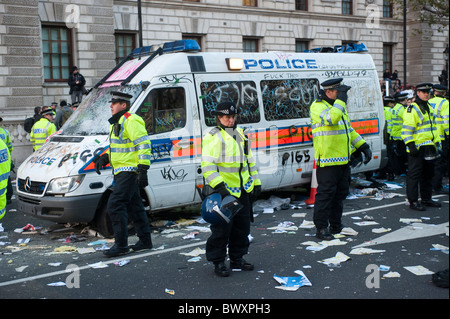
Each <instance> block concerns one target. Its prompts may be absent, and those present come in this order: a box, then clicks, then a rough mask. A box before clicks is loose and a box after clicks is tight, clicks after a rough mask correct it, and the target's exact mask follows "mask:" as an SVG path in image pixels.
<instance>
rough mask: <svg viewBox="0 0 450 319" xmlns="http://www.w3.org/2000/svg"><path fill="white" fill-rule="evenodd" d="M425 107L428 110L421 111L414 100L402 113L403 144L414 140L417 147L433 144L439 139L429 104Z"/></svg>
mask: <svg viewBox="0 0 450 319" xmlns="http://www.w3.org/2000/svg"><path fill="white" fill-rule="evenodd" d="M427 107H428V108H429V112H425V113H423V112H422V110H421V109H420V107H419V105H417V103H415V102H414V103H412V104H411V105H410V106H408V108H407V109H406V112H404V113H403V127H402V139H403V141H404V142H405V144H408V143H411V142H414V144H415V145H416V148H417V149H419V148H420V147H421V146H425V145H433V146H434V145H435V144H436V143H438V142H440V141H441V138H440V137H439V134H438V131H437V128H436V123H435V116H434V113H433V110H432V109H431V107H430V106H429V104H427ZM408 152H409V149H408Z"/></svg>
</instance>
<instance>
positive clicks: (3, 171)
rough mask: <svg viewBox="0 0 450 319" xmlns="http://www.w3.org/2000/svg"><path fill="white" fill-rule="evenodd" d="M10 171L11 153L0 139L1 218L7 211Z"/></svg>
mask: <svg viewBox="0 0 450 319" xmlns="http://www.w3.org/2000/svg"><path fill="white" fill-rule="evenodd" d="M10 171H11V155H10V153H9V150H8V147H7V146H6V144H5V143H4V142H3V141H2V140H1V139H0V219H2V218H3V216H5V213H6V188H7V186H8V177H9V172H10Z"/></svg>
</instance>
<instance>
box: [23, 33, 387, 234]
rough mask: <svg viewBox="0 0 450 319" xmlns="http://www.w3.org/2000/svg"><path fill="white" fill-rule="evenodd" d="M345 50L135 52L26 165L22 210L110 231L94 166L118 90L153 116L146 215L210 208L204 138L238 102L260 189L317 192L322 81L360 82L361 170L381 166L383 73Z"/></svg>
mask: <svg viewBox="0 0 450 319" xmlns="http://www.w3.org/2000/svg"><path fill="white" fill-rule="evenodd" d="M363 47H364V45H363ZM351 49H354V48H351V47H350V50H349V49H347V50H343V49H341V50H340V51H351ZM337 51H338V53H311V52H307V53H291V52H267V53H239V52H231V53H226V52H201V51H200V47H199V46H198V44H197V43H196V42H195V41H193V40H184V41H175V42H170V43H165V44H164V45H163V46H160V47H157V48H154V47H153V46H152V47H143V48H138V49H135V50H134V51H133V52H132V53H131V54H130V55H129V56H128V57H127V58H126V59H124V60H123V61H122V62H121V63H120V64H118V65H117V66H116V67H115V68H114V69H113V70H111V71H110V72H109V73H108V74H107V75H105V77H104V78H103V79H102V80H101V81H99V83H97V84H96V85H95V87H94V88H93V89H92V90H91V92H90V93H89V95H88V96H87V97H86V98H85V99H84V100H83V102H82V103H81V105H80V106H79V107H78V109H77V110H76V111H75V112H74V113H73V115H72V116H71V117H70V118H69V119H68V120H67V122H66V123H65V124H64V125H63V127H62V128H61V129H60V130H59V131H58V132H57V133H56V134H54V135H53V136H51V137H49V139H48V140H47V142H46V143H45V144H44V145H43V146H42V147H41V148H40V149H39V150H37V151H36V152H34V153H32V154H31V155H30V156H29V157H28V158H27V159H26V160H25V161H24V162H23V163H22V164H21V166H20V167H19V169H18V172H17V200H18V211H20V212H23V213H25V214H31V215H33V216H35V217H37V218H42V219H47V220H52V221H55V222H58V223H66V222H86V223H93V224H96V226H97V227H98V229H99V231H100V232H102V233H103V234H106V235H109V234H110V232H111V231H110V226H109V220H108V214H107V209H106V207H107V205H106V203H107V200H108V197H109V195H110V194H111V192H112V189H113V186H112V182H113V175H112V170H111V169H110V168H109V169H107V170H105V171H103V172H102V174H101V175H98V174H96V172H95V169H94V162H93V159H94V158H95V157H96V156H100V155H102V154H104V153H105V152H106V151H107V149H108V147H109V136H108V131H109V123H108V119H109V118H110V117H111V111H110V107H109V106H110V103H109V102H108V101H109V100H110V93H111V92H112V91H121V92H125V93H128V94H131V95H132V96H133V99H132V101H131V112H134V113H136V114H138V115H140V116H141V117H142V118H143V119H144V120H145V123H146V129H147V131H148V134H149V136H150V138H151V145H152V151H151V156H152V159H151V166H150V169H149V170H148V180H149V184H150V185H149V186H147V187H146V188H145V190H142V198H143V201H144V202H145V203H144V206H145V207H146V209H147V210H148V211H149V212H155V211H160V210H165V209H169V208H174V207H179V206H186V205H190V204H197V203H200V202H201V195H200V192H199V191H198V189H200V188H202V187H203V185H204V183H205V182H204V179H203V176H202V172H201V168H200V166H201V154H202V136H203V135H205V134H206V133H207V132H208V131H209V130H211V129H212V128H213V127H214V126H215V125H216V122H215V117H214V116H213V115H212V114H211V113H212V111H213V110H214V109H215V107H216V105H217V104H218V103H220V102H223V101H234V102H235V103H236V104H237V106H238V107H239V111H240V114H239V125H240V126H241V127H243V128H244V129H245V131H246V133H247V136H248V138H249V147H251V149H252V152H253V155H254V156H255V157H256V164H257V168H258V172H259V176H260V179H261V182H262V189H263V191H267V190H273V189H278V188H281V187H286V186H295V185H302V184H303V185H309V184H310V182H311V176H312V170H313V162H314V158H313V157H314V150H313V144H312V134H311V120H310V117H309V114H310V112H309V108H310V105H311V104H312V102H313V101H314V100H315V99H316V98H317V97H318V96H319V90H320V85H319V84H320V83H321V82H323V81H325V80H327V79H330V78H337V77H341V78H343V79H344V84H346V85H350V86H351V87H352V89H351V90H350V91H349V98H348V103H347V105H348V107H347V109H348V113H349V117H350V119H351V124H352V127H353V128H354V129H355V130H356V131H357V132H358V133H359V134H360V135H362V136H363V138H364V139H365V140H366V141H367V143H368V144H369V145H370V147H371V149H372V152H373V158H372V160H371V161H370V162H369V163H368V164H367V165H362V166H360V167H359V168H357V169H355V170H353V171H354V172H361V171H373V170H376V169H378V168H380V164H381V163H382V159H384V158H385V146H384V144H383V135H382V133H383V128H384V113H383V103H382V98H381V92H380V88H379V82H378V76H377V70H376V68H375V65H374V63H373V60H372V58H371V56H370V55H369V54H367V53H365V52H356V53H347V52H339V50H337ZM362 51H367V49H364V48H363V50H362Z"/></svg>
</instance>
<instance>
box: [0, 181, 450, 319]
mask: <svg viewBox="0 0 450 319" xmlns="http://www.w3.org/2000/svg"><path fill="white" fill-rule="evenodd" d="M359 181H361V179H360V177H358V178H357V179H355V180H354V183H352V185H353V186H354V185H355V183H356V184H358V183H359ZM396 182H397V185H399V187H400V188H398V189H382V190H376V189H369V188H370V187H369V188H367V187H366V188H363V189H362V190H361V189H359V190H354V189H353V188H352V190H351V191H352V194H357V195H358V197H355V198H354V199H347V200H346V201H345V208H344V216H343V223H344V224H345V226H347V227H349V228H351V229H352V230H354V231H356V232H357V234H356V235H352V236H348V235H346V236H341V237H339V238H337V239H335V241H333V243H335V244H338V245H328V246H324V245H319V242H321V241H320V240H318V239H317V238H315V236H314V234H315V229H314V228H303V226H301V225H305V224H308V223H307V222H311V221H312V216H313V209H310V208H306V206H305V205H301V204H302V202H303V200H304V199H306V198H307V197H308V194H306V193H305V191H304V190H302V189H290V190H282V191H278V192H273V193H263V194H262V197H261V198H260V199H261V200H262V203H265V204H268V203H269V201H268V199H269V197H270V196H275V197H272V199H273V198H275V199H279V198H285V199H286V198H288V199H291V201H290V204H289V205H288V207H283V208H288V209H280V210H275V211H274V212H266V213H262V212H259V213H257V214H255V221H254V223H253V224H252V226H251V236H252V243H251V246H250V252H249V255H248V256H246V260H248V261H250V262H252V263H254V265H255V270H253V271H251V272H246V271H242V272H232V273H231V276H230V277H228V278H219V277H217V276H216V275H215V274H214V271H213V265H212V264H211V263H209V262H207V261H206V258H205V255H204V251H203V250H204V248H205V241H206V239H207V238H208V236H209V232H208V225H207V224H201V223H198V218H199V217H200V216H199V210H198V207H193V208H190V209H186V210H184V209H181V210H177V211H176V212H167V213H159V214H157V215H152V216H150V220H151V222H152V223H153V225H154V227H153V228H152V229H153V234H152V238H153V245H154V248H153V249H152V250H146V251H141V252H137V253H130V254H128V255H125V256H122V257H121V258H115V259H108V258H105V257H104V256H103V254H102V252H101V251H97V250H95V249H96V248H99V247H102V245H101V244H98V245H89V244H92V243H94V244H95V243H96V242H97V241H99V240H102V238H101V237H94V236H93V230H92V229H91V228H90V227H89V226H87V225H57V224H54V223H51V222H48V221H43V220H39V219H36V218H33V217H30V216H26V215H23V214H21V213H19V212H17V211H15V208H16V204H15V200H13V204H11V205H8V207H7V209H8V212H7V214H6V216H5V217H4V218H3V219H2V220H0V223H2V227H3V228H4V231H3V232H0V253H1V255H0V267H1V269H2V271H1V272H0V298H1V299H118V298H119V299H154V301H153V302H154V304H155V305H158V300H159V301H163V300H164V301H167V300H171V303H170V305H171V307H169V308H170V312H169V314H174V315H175V314H178V313H180V312H188V311H190V310H191V311H197V312H201V311H207V310H208V309H207V308H206V307H205V308H200V307H197V308H196V309H195V308H189V307H190V306H192V305H208V304H213V305H214V307H213V308H211V309H209V310H211V314H213V313H215V314H216V315H218V314H227V313H230V311H231V310H230V309H231V308H229V306H226V307H228V308H224V307H225V306H224V304H225V303H227V304H228V303H233V304H237V305H241V306H240V307H242V308H241V309H237V308H233V309H234V310H233V311H238V310H239V311H241V312H244V313H245V311H247V313H248V311H250V310H252V311H255V309H253V308H252V307H250V306H249V305H248V304H249V303H252V302H253V303H256V302H257V303H259V304H260V305H261V304H263V305H264V306H265V307H266V308H265V310H262V308H259V310H260V312H259V313H260V314H262V313H263V311H266V312H265V313H264V314H268V313H271V314H274V313H276V311H279V310H280V308H283V310H285V309H284V308H285V307H292V306H294V305H295V302H292V303H290V302H288V301H286V300H291V299H293V300H298V299H383V300H385V299H406V300H408V299H448V298H449V291H448V289H445V288H439V287H437V286H435V285H434V284H433V282H432V280H431V279H432V276H431V274H424V275H418V274H415V273H413V272H411V271H410V270H408V269H407V268H405V267H412V268H409V269H411V270H413V269H417V270H418V271H426V270H428V271H430V272H437V271H441V270H444V269H446V268H448V261H449V257H448V246H449V243H448V242H449V239H448V238H449V237H448V220H449V218H448V215H449V198H448V195H436V196H435V197H434V198H435V200H437V201H439V202H440V203H441V204H442V207H441V208H427V210H426V211H425V212H417V211H413V210H410V209H409V208H408V206H407V205H406V204H405V203H406V202H405V188H404V179H400V180H397V181H396ZM359 185H361V184H359ZM402 185H403V186H402ZM365 186H367V185H365ZM364 192H365V193H364ZM389 195H396V196H395V197H392V198H389V197H391V196H389ZM297 204H298V205H297ZM298 216H299V217H298ZM182 218H184V219H182ZM405 219H406V220H405ZM361 222H362V223H363V224H356V223H361ZM408 222H409V223H408ZM27 224H31V225H33V227H35V228H37V230H36V231H35V232H33V231H31V232H28V233H26V232H25V233H18V232H15V231H14V230H15V229H17V228H22V227H24V226H26V225H27ZM283 227H284V228H283ZM377 229H378V230H380V231H382V230H384V231H385V232H381V233H375V232H374V231H373V230H377ZM87 230H91V232H87ZM193 232H198V234H192V233H193ZM189 234H191V235H192V237H193V238H183V237H184V236H186V235H189ZM188 237H189V236H188ZM27 239H28V240H29V242H26V240H27ZM136 241H137V238H136V236H134V235H132V236H130V238H129V243H130V244H131V243H134V242H136ZM308 242H309V243H308ZM20 243H21V244H20ZM328 244H329V243H328ZM111 245H112V243H111V242H110V241H109V242H108V241H107V243H106V246H111ZM433 245H435V246H433ZM436 245H441V246H436ZM61 247H63V248H62V249H64V247H65V248H66V249H69V250H72V251H68V252H56V251H55V249H58V248H59V249H61ZM356 248H364V249H365V250H362V251H363V252H366V254H363V255H359V254H355V253H357V252H361V249H356ZM74 249H79V250H77V251H73V250H74ZM83 249H84V250H86V249H87V250H88V252H86V253H83V252H84V251H83ZM367 249H372V251H370V252H369V253H367ZM89 251H94V252H89ZM191 252H194V255H195V252H197V253H200V254H199V255H198V256H197V258H196V257H195V256H187V255H184V254H185V253H191ZM336 256H337V257H339V256H343V257H345V258H348V259H347V260H345V261H343V260H342V261H341V262H340V263H339V262H334V263H331V264H324V263H321V262H320V261H323V260H325V259H328V258H331V257H336ZM95 266H100V267H95ZM380 266H381V267H382V269H381V270H380ZM383 267H385V268H386V267H388V268H389V270H386V269H384V268H383ZM298 270H300V271H302V272H303V275H304V277H306V278H307V279H308V280H309V282H310V284H311V285H310V286H302V287H300V288H298V289H296V290H293V291H289V290H284V289H280V286H282V285H281V284H280V283H278V282H277V281H276V280H275V279H274V276H275V275H276V276H279V277H298V276H300V275H299V274H298V273H296V271H298ZM387 273H391V274H394V277H386V276H385V275H386V274H387ZM300 274H301V273H300ZM396 274H398V276H399V277H395V275H396ZM155 300H156V301H155ZM279 301H282V303H281V305H280V304H278V302H279ZM243 305H246V306H245V307H244V306H243ZM324 310H325V309H324Z"/></svg>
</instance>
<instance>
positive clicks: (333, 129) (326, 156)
mask: <svg viewBox="0 0 450 319" xmlns="http://www.w3.org/2000/svg"><path fill="white" fill-rule="evenodd" d="M345 106H346V104H345V103H344V102H343V101H341V100H336V101H335V102H334V105H330V104H329V103H328V102H327V101H325V100H323V99H320V100H316V101H314V103H313V104H312V105H311V128H312V134H313V144H314V157H315V160H316V164H317V166H319V167H324V166H333V165H345V164H347V163H348V162H349V161H350V156H351V154H352V153H353V152H354V151H355V149H357V148H359V147H360V146H361V145H363V144H364V143H365V141H364V139H363V138H362V137H361V136H360V135H359V134H358V133H357V132H356V131H355V130H354V129H353V128H352V126H351V123H350V119H349V117H348V114H347V111H346V109H345Z"/></svg>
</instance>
